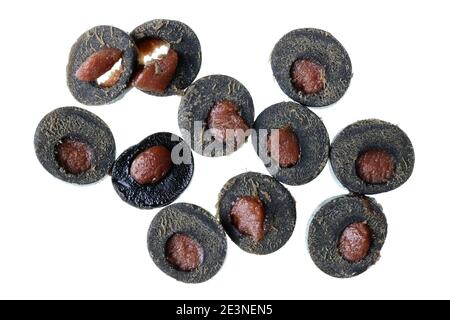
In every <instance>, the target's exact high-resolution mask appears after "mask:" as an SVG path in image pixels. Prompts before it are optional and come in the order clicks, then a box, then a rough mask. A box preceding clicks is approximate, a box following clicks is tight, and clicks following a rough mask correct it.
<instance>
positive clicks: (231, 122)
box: [207, 101, 249, 146]
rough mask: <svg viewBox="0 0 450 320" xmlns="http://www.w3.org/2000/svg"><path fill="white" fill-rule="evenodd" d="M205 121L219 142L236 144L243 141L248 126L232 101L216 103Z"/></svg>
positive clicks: (240, 143)
mask: <svg viewBox="0 0 450 320" xmlns="http://www.w3.org/2000/svg"><path fill="white" fill-rule="evenodd" d="M207 122H208V128H209V129H210V130H211V133H212V135H213V136H214V138H215V139H216V140H218V141H219V142H225V143H235V145H237V146H240V145H242V144H243V143H244V142H245V138H246V137H247V134H248V133H247V130H248V129H249V126H248V125H247V123H246V122H245V120H244V119H243V118H242V117H241V116H240V115H239V112H238V109H237V107H236V104H234V103H233V102H231V101H221V102H218V103H216V105H215V106H214V107H213V108H212V109H211V111H210V113H209V115H208V119H207Z"/></svg>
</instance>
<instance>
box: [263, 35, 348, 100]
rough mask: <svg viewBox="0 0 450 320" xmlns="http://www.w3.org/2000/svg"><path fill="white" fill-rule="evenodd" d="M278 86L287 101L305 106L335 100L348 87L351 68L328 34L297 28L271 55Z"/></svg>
mask: <svg viewBox="0 0 450 320" xmlns="http://www.w3.org/2000/svg"><path fill="white" fill-rule="evenodd" d="M271 65H272V71H273V74H274V76H275V79H276V81H277V82H278V85H279V86H280V88H281V90H283V92H284V93H285V94H287V95H288V96H289V97H290V98H291V99H293V100H294V101H297V102H299V103H301V104H303V105H306V106H309V107H323V106H328V105H330V104H333V103H335V102H336V101H338V100H339V99H340V98H341V97H342V96H343V95H344V93H345V91H346V90H347V88H348V87H349V85H350V80H351V78H352V65H351V62H350V58H349V56H348V54H347V51H345V49H344V47H343V46H342V45H341V44H340V43H339V41H337V40H336V39H335V38H334V37H333V36H332V35H331V34H330V33H328V32H326V31H323V30H319V29H310V28H307V29H297V30H293V31H291V32H289V33H288V34H286V35H284V36H283V37H282V38H281V39H280V40H279V41H278V43H277V44H276V45H275V48H274V49H273V51H272V55H271Z"/></svg>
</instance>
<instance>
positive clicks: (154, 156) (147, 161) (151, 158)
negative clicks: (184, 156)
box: [130, 146, 172, 185]
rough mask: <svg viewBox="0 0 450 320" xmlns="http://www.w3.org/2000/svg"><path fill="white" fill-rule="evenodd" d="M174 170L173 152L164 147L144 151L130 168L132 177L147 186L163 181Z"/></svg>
mask: <svg viewBox="0 0 450 320" xmlns="http://www.w3.org/2000/svg"><path fill="white" fill-rule="evenodd" d="M171 168H172V159H171V152H170V150H169V149H167V148H166V147H164V146H155V147H151V148H148V149H147V150H144V151H142V152H141V153H139V154H138V155H137V157H136V158H135V159H134V160H133V162H132V163H131V167H130V175H131V177H132V178H133V179H134V180H135V181H136V182H137V183H139V184H141V185H145V184H150V183H157V182H159V181H161V180H162V179H163V178H164V177H165V176H166V175H167V174H168V173H169V171H170V169H171Z"/></svg>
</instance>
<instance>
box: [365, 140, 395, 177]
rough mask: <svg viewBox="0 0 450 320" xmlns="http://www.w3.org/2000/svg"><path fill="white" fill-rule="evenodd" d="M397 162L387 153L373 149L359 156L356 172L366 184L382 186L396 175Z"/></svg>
mask: <svg viewBox="0 0 450 320" xmlns="http://www.w3.org/2000/svg"><path fill="white" fill-rule="evenodd" d="M394 171H395V160H394V157H393V156H392V155H391V154H390V153H388V152H387V151H384V150H380V149H372V150H369V151H366V152H364V153H362V154H361V155H359V157H358V159H357V160H356V172H357V174H358V176H359V177H360V178H361V180H363V181H364V182H366V183H371V184H381V183H386V182H388V181H389V179H390V178H392V176H393V175H394Z"/></svg>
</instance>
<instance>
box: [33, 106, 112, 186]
mask: <svg viewBox="0 0 450 320" xmlns="http://www.w3.org/2000/svg"><path fill="white" fill-rule="evenodd" d="M34 148H35V151H36V155H37V158H38V159H39V161H40V163H41V164H42V166H43V167H44V168H45V169H46V170H47V171H48V172H49V173H51V174H52V175H53V176H55V177H57V178H59V179H61V180H63V181H66V182H70V183H75V184H90V183H94V182H97V181H98V180H100V179H102V178H103V177H104V176H105V175H106V174H108V172H109V171H110V170H111V167H112V165H113V163H114V159H115V156H116V146H115V142H114V137H113V135H112V133H111V130H110V129H109V128H108V126H107V124H106V123H104V122H103V121H102V120H101V119H100V118H99V117H97V116H96V115H95V114H93V113H91V112H89V111H87V110H84V109H80V108H76V107H63V108H59V109H56V110H53V111H52V112H50V113H49V114H47V115H46V116H45V117H44V118H43V119H42V120H41V122H40V123H39V125H38V127H37V129H36V133H35V136H34Z"/></svg>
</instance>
